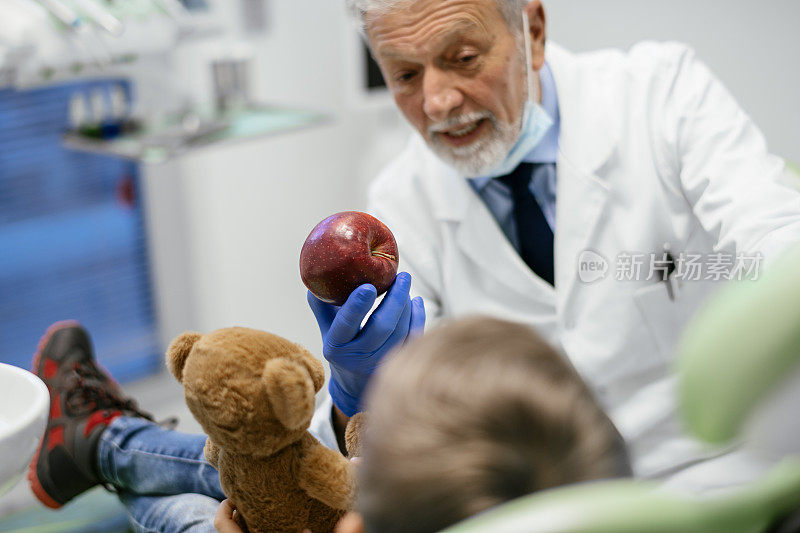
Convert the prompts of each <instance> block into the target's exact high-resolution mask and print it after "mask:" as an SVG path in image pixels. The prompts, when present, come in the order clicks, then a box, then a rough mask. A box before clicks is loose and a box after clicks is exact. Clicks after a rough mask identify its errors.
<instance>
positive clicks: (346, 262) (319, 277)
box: [300, 211, 400, 305]
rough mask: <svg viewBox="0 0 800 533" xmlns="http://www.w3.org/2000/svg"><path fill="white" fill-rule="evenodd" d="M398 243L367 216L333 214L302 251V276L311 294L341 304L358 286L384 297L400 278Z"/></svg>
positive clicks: (314, 231) (347, 212)
mask: <svg viewBox="0 0 800 533" xmlns="http://www.w3.org/2000/svg"><path fill="white" fill-rule="evenodd" d="M399 258H400V256H399V255H398V253H397V241H395V240H394V235H392V232H391V231H389V228H387V227H386V225H385V224H384V223H383V222H381V221H380V220H378V219H377V218H375V217H373V216H372V215H368V214H366V213H361V212H359V211H345V212H343V213H336V214H335V215H331V216H329V217H328V218H326V219H325V220H323V221H322V222H320V223H319V224H317V225H316V226H314V229H312V230H311V233H310V234H309V235H308V238H307V239H306V242H305V243H304V244H303V249H302V250H301V251H300V277H301V278H302V280H303V283H304V284H305V286H306V287H308V290H310V291H311V293H312V294H313V295H314V296H316V297H317V298H319V299H320V300H322V301H323V302H328V303H331V304H334V305H342V304H343V303H344V302H345V301H346V300H347V297H348V296H350V293H351V292H353V290H355V288H356V287H358V286H359V285H362V284H364V283H371V284H373V285H374V286H375V288H376V289H377V290H378V294H383V293H384V292H386V290H387V289H388V288H389V287H390V286H391V284H392V282H394V278H395V276H396V275H397V262H398V259H399Z"/></svg>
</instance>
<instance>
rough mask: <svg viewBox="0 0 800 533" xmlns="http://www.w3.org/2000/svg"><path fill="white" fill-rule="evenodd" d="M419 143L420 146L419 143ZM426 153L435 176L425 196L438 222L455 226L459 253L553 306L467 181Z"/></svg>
mask: <svg viewBox="0 0 800 533" xmlns="http://www.w3.org/2000/svg"><path fill="white" fill-rule="evenodd" d="M418 143H419V146H420V147H423V144H422V141H421V140H418ZM425 153H427V155H428V157H427V163H426V165H427V172H428V175H429V176H436V179H431V180H429V181H427V182H426V183H425V187H427V188H428V189H429V191H428V195H427V197H429V198H432V199H433V205H432V206H431V207H432V209H433V212H434V215H435V216H436V218H437V219H439V220H440V221H443V222H444V221H448V222H450V223H454V224H456V227H455V229H454V235H455V242H456V246H457V247H458V249H459V250H460V252H461V253H463V254H464V255H465V256H466V257H467V258H469V260H470V261H472V262H473V263H475V264H476V265H478V266H479V267H480V268H481V270H483V271H484V272H485V273H486V275H487V276H491V277H494V278H495V279H497V280H498V281H499V282H500V283H502V284H504V285H506V286H508V287H510V288H511V289H513V290H515V291H518V292H524V293H527V294H532V295H534V297H536V298H539V299H541V300H542V301H545V302H548V303H549V304H550V305H553V304H554V298H553V288H552V287H551V286H550V285H549V284H548V283H547V282H545V281H544V280H542V279H541V278H539V277H538V276H536V275H535V274H533V272H531V270H530V268H528V265H526V264H525V262H524V261H523V260H522V258H521V257H520V256H519V254H518V253H517V251H516V250H515V249H514V247H513V246H512V245H511V243H510V242H509V241H508V239H507V238H506V236H505V234H504V233H503V230H501V229H500V226H499V225H498V224H497V222H496V221H495V219H494V217H493V216H492V214H491V212H489V209H488V208H487V207H486V205H485V204H484V203H483V201H482V200H481V199H480V197H479V196H478V195H477V194H476V193H475V191H474V190H473V189H472V187H471V186H470V185H469V183H468V181H467V179H466V178H465V177H464V176H462V175H460V174H459V173H458V172H457V171H456V170H455V169H453V167H451V166H449V165H447V164H445V163H443V162H442V161H441V160H440V159H439V158H438V157H436V156H434V155H433V154H432V152H430V151H429V150H427V148H425Z"/></svg>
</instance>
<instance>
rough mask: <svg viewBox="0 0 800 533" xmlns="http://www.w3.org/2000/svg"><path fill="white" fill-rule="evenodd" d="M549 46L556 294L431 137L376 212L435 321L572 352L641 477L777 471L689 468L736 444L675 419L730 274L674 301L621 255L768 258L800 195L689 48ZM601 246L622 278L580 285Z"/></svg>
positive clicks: (383, 186)
mask: <svg viewBox="0 0 800 533" xmlns="http://www.w3.org/2000/svg"><path fill="white" fill-rule="evenodd" d="M546 50H547V60H548V64H549V65H550V68H551V69H552V72H553V76H554V78H555V83H556V87H557V91H558V99H559V107H560V113H561V134H560V135H561V136H560V139H559V155H558V161H557V174H558V189H557V204H556V230H555V286H556V288H555V290H554V289H553V288H552V287H550V286H549V285H548V284H547V283H545V282H544V281H543V280H541V279H540V278H538V277H537V276H536V275H534V274H533V273H532V272H531V271H530V269H529V268H528V267H527V266H526V265H525V263H524V262H523V261H522V259H521V258H520V256H519V254H518V253H517V252H516V251H515V250H514V248H513V247H512V246H511V244H509V242H508V240H507V239H506V237H505V236H504V234H503V232H502V231H501V229H500V228H499V226H498V225H497V223H496V222H495V220H494V219H493V217H492V215H491V213H490V212H489V211H488V209H487V208H486V206H485V205H484V204H483V202H482V201H481V200H480V198H479V197H478V196H477V195H476V194H475V193H474V192H473V190H472V189H471V187H470V186H469V184H468V183H467V181H466V180H465V179H464V178H463V177H462V176H460V175H459V174H458V173H457V172H456V171H455V170H453V169H452V168H451V167H449V166H447V165H446V164H445V163H443V162H442V161H441V160H439V159H438V158H437V157H436V156H435V155H434V154H433V153H432V152H431V151H430V150H429V149H428V148H427V147H426V145H425V143H424V142H423V141H422V139H421V138H419V137H418V136H414V137H413V138H412V139H411V141H410V142H409V144H408V145H407V147H406V148H405V150H404V151H403V152H402V153H401V154H400V155H399V156H398V157H397V158H396V159H395V160H394V161H393V162H392V163H391V164H390V165H389V166H388V167H387V168H386V169H385V170H384V171H383V172H382V173H381V175H380V176H379V177H378V178H377V180H376V181H375V182H374V183H373V185H372V187H371V188H370V193H369V205H370V210H371V211H372V212H373V213H374V214H375V215H376V216H377V217H378V218H380V219H381V220H383V221H384V222H385V223H386V224H387V225H388V226H389V227H390V228H391V229H392V231H393V232H394V234H395V237H396V238H397V241H398V244H399V249H400V263H401V269H404V270H407V271H409V272H410V273H411V274H412V276H413V292H415V293H416V294H418V295H421V296H423V297H424V299H425V305H426V309H427V313H428V316H429V317H457V316H462V315H465V314H469V313H486V314H491V315H494V316H498V317H502V318H506V319H510V320H515V321H519V322H524V323H527V324H530V325H532V326H535V327H536V328H537V329H538V330H539V331H540V332H541V333H542V334H544V335H545V336H546V337H547V338H548V339H549V340H551V341H552V342H553V343H554V344H556V345H558V346H560V347H562V348H563V350H564V352H565V353H566V354H567V355H568V356H569V358H570V360H571V361H572V363H573V364H574V365H575V367H576V368H577V369H578V371H579V372H580V373H581V375H582V376H583V377H584V378H585V379H586V380H587V381H588V383H589V384H590V386H591V387H592V388H593V390H594V391H595V392H596V394H597V396H598V398H599V400H600V401H601V403H602V404H603V406H604V407H605V408H606V409H607V411H608V412H609V413H610V415H611V417H612V419H613V420H614V422H615V423H616V424H617V426H618V428H619V429H620V431H621V433H622V434H623V436H624V437H625V438H626V441H627V442H628V444H629V448H630V451H631V455H632V459H633V464H634V471H635V473H636V474H637V475H638V476H642V477H653V478H657V479H667V480H668V479H671V478H675V476H674V474H675V473H680V474H679V476H678V477H679V478H681V479H682V480H685V481H684V482H683V483H682V485H683V486H686V487H690V488H695V489H707V488H712V487H717V486H724V485H729V484H735V483H738V482H741V481H747V480H749V479H751V478H752V477H753V476H755V475H757V474H758V472H760V471H761V470H762V468H761V466H755V467H754V466H753V465H754V464H755V463H756V462H757V461H750V460H749V459H748V460H739V459H737V458H733V459H732V458H731V455H730V454H729V455H728V456H727V457H726V458H723V460H722V461H720V462H719V464H720V465H722V466H721V467H720V468H719V469H714V468H710V467H709V466H708V464H709V463H708V462H706V464H703V465H702V466H701V467H700V468H698V467H695V468H694V469H692V468H687V467H688V465H692V464H696V463H697V461H698V460H699V459H703V458H707V457H710V456H713V455H718V454H719V453H720V450H707V449H706V450H704V449H702V448H701V446H700V445H699V443H697V442H696V441H694V440H692V439H691V438H689V437H687V436H686V435H685V434H684V433H683V432H682V431H681V428H680V425H679V422H678V419H677V418H676V416H675V410H676V407H675V394H674V391H673V385H674V380H673V379H672V378H671V377H670V367H671V364H672V355H673V351H674V348H675V345H676V340H677V338H678V336H679V333H680V331H681V329H682V327H683V326H684V325H685V324H686V322H687V320H688V319H689V318H690V316H691V315H692V314H693V312H694V311H695V309H696V308H697V307H698V305H699V303H700V302H701V301H702V300H703V298H704V297H706V296H707V295H708V294H709V292H710V291H711V290H713V288H714V287H715V286H719V284H720V282H711V281H707V282H703V281H695V282H688V281H687V282H684V283H683V284H682V286H680V287H678V286H677V285H676V286H675V295H674V300H671V299H670V297H669V296H668V293H667V290H666V286H665V284H664V283H663V282H659V281H657V280H656V279H650V280H647V279H645V278H647V277H648V274H649V272H648V266H647V264H649V257H648V261H647V262H646V265H645V266H644V267H643V272H642V274H643V275H642V279H640V280H639V281H619V280H617V279H616V272H615V265H616V264H617V256H618V254H620V253H625V252H627V253H631V254H635V253H660V252H662V250H663V246H664V244H665V243H669V246H670V248H671V251H672V253H673V254H674V255H675V256H676V257H677V255H678V253H679V252H682V251H683V252H692V253H711V252H712V251H714V252H717V251H720V252H728V253H731V254H735V253H738V252H743V253H748V254H750V253H756V252H760V253H762V254H763V255H764V257H765V260H766V262H767V263H768V262H769V260H770V259H771V258H773V257H775V256H776V255H777V254H779V253H780V252H781V251H782V250H783V249H784V248H785V247H786V246H787V245H789V244H790V243H793V242H797V241H798V240H800V194H799V193H798V191H797V189H796V188H795V187H794V184H793V183H792V179H791V178H790V174H788V171H786V169H785V164H784V162H783V160H781V159H780V158H778V157H776V156H773V155H770V154H769V153H768V152H767V146H766V142H765V140H764V137H763V136H762V134H761V132H760V131H759V130H758V129H757V128H756V126H755V125H754V124H753V123H752V122H751V120H750V119H749V117H748V116H747V115H746V114H745V113H744V111H742V110H741V109H740V108H739V106H738V105H737V104H736V102H735V101H734V100H733V98H732V97H731V95H730V94H729V93H728V92H727V90H726V89H725V88H724V87H723V86H722V84H721V83H720V82H719V81H718V80H717V79H716V78H715V77H714V76H713V75H712V74H711V72H710V71H709V70H708V69H707V68H706V66H705V65H703V64H702V63H701V62H700V61H699V60H697V59H696V58H695V56H694V54H693V52H692V51H691V50H690V49H689V48H687V47H685V46H683V45H680V44H674V43H669V44H658V43H651V42H648V43H642V44H639V45H636V46H634V47H633V48H632V49H631V50H630V51H629V52H627V53H624V52H621V51H615V50H604V51H598V52H593V53H587V54H581V55H573V54H571V53H569V52H567V51H565V50H564V49H562V48H560V47H558V46H557V45H555V44H553V43H548V44H547V47H546ZM584 250H592V251H594V252H596V253H597V254H600V255H601V256H602V257H604V258H605V259H606V260H607V262H608V268H609V270H608V272H607V275H606V277H605V278H604V279H601V280H598V281H595V282H593V283H585V282H583V281H581V279H579V276H578V258H579V256H580V254H581V252H582V251H584ZM328 433H329V432H328ZM733 455H737V454H733ZM733 464H737V465H740V466H737V467H735V468H734V467H731V465H733ZM692 472H697V473H698V474H697V475H692ZM698 477H699V479H698ZM676 479H677V478H676Z"/></svg>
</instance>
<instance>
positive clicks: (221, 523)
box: [214, 500, 244, 533]
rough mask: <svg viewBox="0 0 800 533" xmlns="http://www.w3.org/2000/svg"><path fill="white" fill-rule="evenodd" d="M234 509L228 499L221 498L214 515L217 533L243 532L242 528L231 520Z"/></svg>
mask: <svg viewBox="0 0 800 533" xmlns="http://www.w3.org/2000/svg"><path fill="white" fill-rule="evenodd" d="M235 511H236V509H235V508H234V507H233V505H231V502H229V501H228V500H223V501H222V503H220V504H219V507H218V508H217V514H216V515H215V516H214V527H215V528H217V531H219V533H244V532H243V531H242V529H241V528H240V527H239V526H238V525H237V524H236V522H234V521H233V513H234V512H235Z"/></svg>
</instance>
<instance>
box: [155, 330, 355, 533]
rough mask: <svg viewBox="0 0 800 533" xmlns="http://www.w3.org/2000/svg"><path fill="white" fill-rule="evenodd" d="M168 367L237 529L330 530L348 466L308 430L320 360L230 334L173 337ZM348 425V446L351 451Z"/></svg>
mask: <svg viewBox="0 0 800 533" xmlns="http://www.w3.org/2000/svg"><path fill="white" fill-rule="evenodd" d="M167 367H168V368H169V370H170V372H172V374H173V375H174V376H175V377H176V378H177V379H178V381H180V382H181V383H182V384H183V386H184V390H185V394H186V403H187V404H188V406H189V409H190V410H191V412H192V414H193V415H194V416H195V418H196V419H197V421H198V422H200V425H201V426H202V427H203V430H204V431H205V432H206V434H207V435H208V440H207V441H206V446H205V456H206V458H207V459H208V462H209V463H211V464H212V465H213V466H214V467H215V468H216V469H217V470H218V471H219V475H220V481H221V484H222V490H223V491H225V494H226V495H227V497H228V498H229V499H230V500H231V503H233V504H234V506H235V507H236V509H237V511H238V517H239V520H238V521H239V525H240V526H243V527H242V529H244V530H245V531H247V530H249V531H251V532H252V533H258V532H267V531H269V532H279V531H287V532H291V533H297V532H298V531H301V530H303V529H310V530H311V531H313V532H314V533H322V532H326V531H331V530H333V528H334V525H335V524H336V522H337V521H338V520H339V518H340V517H341V516H342V515H343V514H344V513H345V511H346V510H348V509H349V508H350V507H351V504H352V502H353V499H354V493H355V476H354V472H353V471H352V468H351V465H350V461H349V460H348V459H346V458H345V457H344V456H343V455H341V454H340V453H338V452H336V451H333V450H330V449H328V448H326V447H325V446H323V445H322V444H320V443H319V441H317V440H316V439H315V438H314V437H313V436H312V435H311V434H310V433H309V432H308V431H306V430H307V429H308V426H309V424H310V422H311V417H312V415H313V413H314V395H315V393H316V392H317V391H319V390H320V388H321V387H322V385H323V381H324V379H325V376H324V372H323V368H322V363H320V361H319V360H318V359H317V358H315V357H314V356H312V355H311V354H310V353H309V352H308V351H307V350H306V349H304V348H303V347H302V346H300V345H298V344H295V343H293V342H290V341H288V340H286V339H284V338H282V337H278V336H277V335H273V334H271V333H267V332H265V331H258V330H254V329H248V328H239V327H236V328H226V329H220V330H217V331H214V332H212V333H209V334H206V335H201V334H200V333H184V334H183V335H180V336H179V337H177V338H176V339H175V340H174V341H172V344H171V345H170V347H169V349H168V350H167ZM354 426H355V424H351V426H350V427H348V435H347V437H348V439H347V440H348V443H349V445H352V446H358V440H359V439H358V437H357V433H358V432H357V431H355V430H354V429H353V427H354ZM245 527H246V528H247V529H245Z"/></svg>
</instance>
